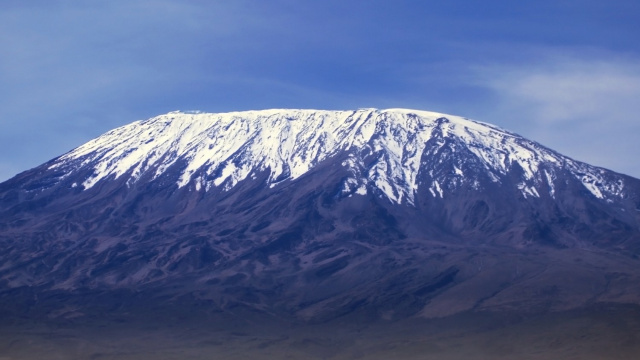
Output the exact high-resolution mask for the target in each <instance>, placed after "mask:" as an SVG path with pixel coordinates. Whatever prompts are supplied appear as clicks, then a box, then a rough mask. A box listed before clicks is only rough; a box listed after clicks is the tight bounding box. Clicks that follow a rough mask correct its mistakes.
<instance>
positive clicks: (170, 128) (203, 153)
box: [49, 109, 624, 204]
mask: <svg viewBox="0 0 640 360" xmlns="http://www.w3.org/2000/svg"><path fill="white" fill-rule="evenodd" d="M435 138H437V139H436V140H437V141H438V144H439V146H444V145H445V140H451V141H454V142H455V143H456V144H458V145H457V146H464V147H465V148H466V149H467V150H469V151H470V152H471V153H472V154H473V155H475V157H476V158H477V159H478V160H479V161H480V163H481V164H483V166H484V168H485V170H486V172H487V174H488V176H489V177H490V178H491V179H492V180H493V181H494V182H499V181H500V176H501V175H505V174H507V173H508V172H509V171H511V170H512V169H513V168H514V167H515V166H519V167H520V168H521V169H522V171H523V174H522V179H521V183H520V184H519V185H518V188H519V189H520V191H521V192H522V194H523V196H524V197H539V196H540V194H539V191H538V189H540V187H541V186H542V187H543V188H545V189H546V192H547V193H548V194H550V195H551V196H552V197H553V196H554V194H555V191H556V190H555V188H556V187H555V184H554V181H555V180H554V179H555V174H554V171H557V170H555V169H558V170H559V169H565V170H568V171H570V172H571V173H572V174H573V175H574V176H575V177H576V178H577V179H579V180H580V182H582V184H583V185H584V187H585V189H587V190H588V191H589V192H590V193H591V194H592V195H593V196H595V197H597V198H599V199H608V198H611V197H616V196H620V194H622V190H623V188H624V181H623V179H622V178H621V177H619V178H615V177H614V178H612V177H611V176H605V174H606V173H607V171H606V170H604V169H600V168H597V167H594V166H590V165H587V164H584V163H581V162H579V161H575V160H572V159H570V158H568V157H565V156H563V155H560V154H558V153H556V152H555V151H553V150H550V149H548V148H546V147H544V146H542V145H540V144H538V143H536V142H534V141H530V140H527V139H525V138H523V137H521V136H519V135H518V134H515V133H512V132H509V131H507V130H504V129H501V128H499V127H497V126H494V125H490V124H487V123H483V122H479V121H474V120H470V119H467V118H464V117H460V116H454V115H447V114H442V113H437V112H429V111H423V110H410V109H386V110H378V109H359V110H355V111H328V110H302V109H271V110H259V111H243V112H229V113H221V114H213V113H203V112H180V111H175V112H171V113H168V114H164V115H160V116H156V117H153V118H151V119H148V120H143V121H136V122H133V123H131V124H128V125H125V126H122V127H119V128H116V129H114V130H111V131H109V132H107V133H105V134H103V135H101V136H99V137H98V138H96V139H94V140H91V141H89V142H88V143H86V144H84V145H82V146H80V147H78V148H76V149H74V150H72V151H70V152H68V153H66V154H64V155H63V156H61V157H59V158H57V159H55V161H54V162H53V163H52V164H51V165H50V166H49V168H50V169H60V170H62V171H63V172H67V173H69V172H71V171H72V170H73V169H78V168H83V167H89V168H90V169H91V172H90V175H89V176H87V177H86V178H85V179H84V181H83V182H82V183H81V184H75V186H82V188H83V189H85V190H86V189H90V188H92V187H93V186H95V185H96V184H97V183H98V182H100V181H101V180H104V179H107V178H120V177H122V176H125V177H126V178H127V184H128V185H131V184H133V183H135V182H136V181H138V180H139V179H140V178H141V176H142V175H151V176H152V178H153V179H156V178H158V177H160V176H161V175H163V174H164V173H165V172H166V171H167V170H168V169H169V168H171V167H172V166H176V165H179V166H181V168H180V174H179V177H178V178H177V179H175V182H176V184H177V186H178V187H185V186H190V187H192V188H193V189H194V190H195V191H209V190H211V189H212V188H221V189H222V190H229V189H231V188H233V187H234V186H235V185H236V184H238V183H239V182H240V181H243V180H245V179H247V178H249V177H251V178H255V177H256V174H257V173H259V172H264V171H266V172H268V173H269V176H268V179H267V184H268V186H270V187H274V186H277V185H278V184H279V183H281V182H283V181H286V180H294V179H297V178H299V177H300V176H302V175H304V174H305V173H307V172H308V171H309V170H310V169H312V168H313V167H314V166H316V165H317V164H319V163H320V162H322V161H324V160H327V159H330V158H332V157H334V156H336V155H337V154H340V153H343V152H347V153H349V159H348V161H344V162H342V166H345V167H347V168H348V169H350V171H351V174H352V177H351V178H349V179H347V180H346V181H345V184H344V186H345V190H344V191H345V192H350V193H352V194H358V195H362V194H366V193H367V188H377V189H378V190H380V191H381V192H382V193H383V194H384V195H385V196H386V197H387V198H388V199H389V200H390V201H392V202H396V203H408V204H412V203H413V202H414V197H415V193H416V191H417V189H418V187H419V186H421V185H420V184H419V183H418V180H417V179H418V173H419V171H420V169H421V168H422V167H424V165H425V164H423V163H422V158H423V152H424V151H425V146H426V144H427V142H428V141H429V140H430V139H435ZM363 153H366V154H378V155H377V157H376V160H375V162H374V163H372V164H367V165H366V166H365V164H364V163H363V155H362V154H363ZM543 164H545V168H544V170H542V165H543ZM363 168H365V170H366V171H362V169H363ZM452 176H457V177H459V178H461V179H464V178H465V174H464V172H463V170H462V169H461V168H460V166H457V165H455V164H454V171H453V174H452ZM446 181H449V180H447V179H445V178H434V179H433V182H432V183H431V184H428V186H429V191H430V192H431V194H432V195H433V196H434V197H436V196H437V197H444V196H445V193H444V191H443V184H444V183H445V182H446Z"/></svg>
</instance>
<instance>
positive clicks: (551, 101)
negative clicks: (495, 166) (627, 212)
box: [474, 52, 640, 176]
mask: <svg viewBox="0 0 640 360" xmlns="http://www.w3.org/2000/svg"><path fill="white" fill-rule="evenodd" d="M474 71H475V73H476V78H475V79H476V82H477V83H476V84H477V85H478V86H481V87H485V88H486V89H488V90H489V91H491V92H492V93H493V94H494V96H495V103H494V104H493V107H492V108H491V109H487V110H486V112H487V115H486V116H488V117H491V118H492V119H495V121H497V122H500V123H501V125H503V126H508V127H509V128H511V129H512V130H515V131H518V132H521V133H523V134H525V135H527V136H529V137H531V138H534V139H536V140H538V141H540V142H542V143H543V144H545V145H548V146H550V147H553V148H555V149H557V150H559V151H561V152H564V153H566V154H568V155H570V156H574V157H576V158H577V159H579V160H583V161H587V162H591V163H594V164H596V165H604V164H606V165H607V166H608V167H612V168H613V169H614V170H617V171H621V172H625V173H628V174H631V175H634V176H640V163H638V161H637V160H636V156H637V154H640V142H638V141H637V140H636V139H637V134H640V118H639V114H640V102H639V101H638V99H640V62H638V61H637V60H634V59H628V58H624V57H620V56H613V55H611V54H605V55H602V54H600V55H594V54H592V53H589V52H584V53H582V54H580V56H578V55H576V54H573V55H557V54H552V55H548V56H541V57H540V58H539V59H538V60H537V61H529V62H523V63H520V64H516V65H501V66H499V67H498V66H494V67H477V68H475V69H474Z"/></svg>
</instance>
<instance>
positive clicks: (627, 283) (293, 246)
mask: <svg viewBox="0 0 640 360" xmlns="http://www.w3.org/2000/svg"><path fill="white" fill-rule="evenodd" d="M0 219H2V220H0V245H1V246H2V248H3V249H4V251H3V254H2V255H1V257H2V262H1V264H2V265H0V279H1V281H2V288H1V290H2V293H3V294H5V295H4V296H5V297H4V298H6V299H13V300H11V301H10V302H12V303H16V301H15V299H18V298H20V299H26V298H32V297H34V296H36V294H38V296H39V297H38V298H40V299H42V298H43V297H44V298H47V296H50V297H51V298H52V299H58V298H60V297H62V298H65V299H66V300H65V301H66V302H67V303H70V304H74V306H78V307H82V306H86V303H87V301H86V299H87V296H88V297H89V298H91V299H93V300H92V301H91V302H89V303H91V304H100V303H101V302H103V301H104V302H107V303H110V302H111V301H113V299H112V297H110V296H107V295H106V294H112V293H113V291H125V292H126V293H127V294H129V295H127V296H124V298H126V299H129V300H128V301H131V302H132V303H135V302H136V301H139V299H141V298H144V299H147V300H148V301H152V302H157V303H158V304H175V303H188V304H190V306H196V305H194V304H206V307H205V308H207V309H210V310H211V309H219V310H220V311H223V310H224V311H239V310H237V309H240V308H241V309H249V310H247V311H259V312H264V313H268V314H279V315H282V316H289V317H294V318H297V319H307V320H308V319H332V318H336V317H340V316H345V315H346V314H351V313H354V312H355V313H359V312H362V313H364V314H367V316H368V317H370V318H372V319H377V318H395V317H407V316H414V315H421V316H428V317H432V316H445V315H451V314H455V313H458V312H462V311H471V310H481V309H493V310H496V309H512V310H514V311H525V312H526V311H548V310H561V309H572V308H579V307H582V306H586V305H588V304H593V303H599V302H621V303H636V304H637V303H639V302H640V289H637V286H635V285H634V284H636V283H637V281H638V280H640V272H639V271H638V270H637V269H638V268H639V267H638V255H639V254H640V181H639V180H638V179H634V178H631V177H628V176H625V175H621V174H617V173H614V172H611V171H608V170H605V169H601V168H597V167H593V166H590V165H587V164H584V163H581V162H578V161H574V160H572V159H570V158H567V157H565V156H562V155H560V154H558V153H556V152H554V151H552V150H550V149H547V148H545V147H544V146H541V145H540V144H537V143H535V142H532V141H529V140H526V139H524V138H522V137H520V136H518V135H516V134H513V133H510V132H508V131H505V130H502V129H499V128H497V127H495V126H492V125H488V124H484V123H479V122H475V121H471V120H467V119H464V118H460V117H456V116H450V115H444V114H437V113H431V112H425V111H415V110H402V109H391V110H373V109H364V110H358V111H315V110H267V111H253V112H239V113H228V114H204V113H170V114H166V115H162V116H158V117H155V118H152V119H149V120H146V121H139V122H135V123H132V124H130V125H127V126H124V127H121V128H118V129H115V130H113V131H110V132H108V133H106V134H104V135H102V136H101V137H98V138H97V139H95V140H92V141H90V142H88V143H87V144H85V145H82V146H80V147H79V148H77V149H74V150H72V151H71V152H69V153H67V154H65V155H63V156H61V157H58V158H56V159H53V160H51V161H50V162H48V163H46V164H43V165H42V166H40V167H38V168H35V169H32V170H29V171H27V172H24V173H22V174H19V175H18V176H16V177H14V178H13V179H11V180H9V181H7V182H5V183H2V184H0ZM47 294H48V295H47ZM87 294H90V295H87ZM97 299H101V300H97ZM105 299H106V300H105ZM109 299H111V300H109ZM136 299H138V300H136ZM51 301H52V302H51V304H54V305H51V304H49V303H47V302H46V301H45V303H47V304H49V305H47V306H53V307H55V301H54V300H51ZM81 304H85V305H81ZM5 305H6V306H8V305H7V304H5ZM12 306H15V305H12ZM105 306H106V305H105ZM230 309H236V310H230ZM16 311H18V312H20V311H23V312H27V313H29V312H33V311H34V310H33V309H32V308H29V307H27V308H20V309H17V310H16ZM211 311H213V310H211ZM243 311H244V310H243Z"/></svg>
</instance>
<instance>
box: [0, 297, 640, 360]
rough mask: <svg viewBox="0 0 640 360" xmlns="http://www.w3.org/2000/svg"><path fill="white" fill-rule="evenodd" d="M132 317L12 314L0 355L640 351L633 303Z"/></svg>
mask: <svg viewBox="0 0 640 360" xmlns="http://www.w3.org/2000/svg"><path fill="white" fill-rule="evenodd" d="M174 315H175V316H174ZM135 318H136V317H135V316H132V317H130V318H127V317H121V318H111V319H101V320H97V318H96V319H93V320H88V319H83V318H82V317H78V318H76V319H68V320H65V321H60V320H56V321H55V322H42V321H39V322H34V321H28V320H25V319H14V320H12V321H10V323H6V324H4V325H3V326H2V328H1V329H0V360H9V359H11V360H18V359H20V360H26V359H127V360H133V359H136V360H137V359H158V360H164V359H438V360H443V359H445V360H446V359H608V360H609V359H630V360H631V359H634V360H635V359H638V358H640V308H637V307H631V306H620V305H616V306H613V305H610V306H604V305H602V306H597V307H592V308H591V309H588V310H581V311H571V312H562V313H553V314H546V315H540V316H534V315H530V316H515V315H509V316H508V315H504V314H500V315H497V314H487V313H484V314H482V313H474V314H470V313H467V314H463V315H458V316H453V317H449V318H444V319H410V320H402V321H398V322H385V321H380V322H376V323H374V324H368V325H364V324H362V323H360V322H359V321H358V319H355V318H343V319H341V320H336V321H333V322H331V323H324V324H314V325H309V324H306V325H291V324H287V323H282V322H276V321H273V320H268V319H265V318H260V319H258V318H254V319H253V320H251V321H247V320H239V319H237V318H234V317H233V316H231V315H229V316H222V315H220V316H217V317H211V318H207V319H204V318H202V319H198V318H193V319H187V318H184V317H182V315H180V314H173V315H172V314H158V316H157V317H156V318H153V317H145V319H144V320H140V319H135Z"/></svg>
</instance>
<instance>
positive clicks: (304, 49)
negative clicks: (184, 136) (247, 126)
mask: <svg viewBox="0 0 640 360" xmlns="http://www.w3.org/2000/svg"><path fill="white" fill-rule="evenodd" d="M639 35H640V2H638V1H599V0H598V1H593V0H592V1H589V0H584V1H577V0H574V1H563V0H555V1H547V0H539V1H535V2H533V1H530V2H514V1H488V2H487V1H484V2H481V1H449V2H445V1H438V2H432V1H424V0H422V1H413V0H394V1H386V0H385V1H375V0H368V1H360V0H353V1H349V0H342V1H334V0H324V1H303V0H297V1H293V0H270V1H252V0H234V1H204V0H202V1H188V0H180V1H178V0H156V1H151V0H128V1H118V0H111V1H82V2H81V1H56V0H47V1H36V0H32V1H28V2H27V1H16V0H3V1H2V2H0V49H1V50H0V84H1V85H0V181H2V180H6V179H8V178H10V177H11V176H13V175H15V174H17V173H19V172H21V171H24V170H27V169H29V168H32V167H35V166H37V165H39V164H41V163H43V162H45V161H47V160H49V159H51V158H53V157H56V156H58V155H61V154H63V153H65V152H67V151H69V150H71V149H72V148H74V147H76V146H79V145H81V144H82V143H84V142H86V141H88V140H90V139H92V138H94V137H96V136H98V135H100V134H102V133H104V132H106V131H107V130H109V129H112V128H114V127H117V126H121V125H124V124H127V123H130V122H132V121H135V120H139V119H145V118H149V117H152V116H155V115H159V114H162V113H166V112H169V111H173V110H203V111H208V112H225V111H234V110H249V109H265V108H318V109H356V108H362V107H376V108H390V107H403V108H414V109H424V110H431V111H439V112H444V113H450V114H456V115H462V116H466V117H469V118H473V119H477V120H481V121H485V122H489V123H493V124H496V125H499V126H501V127H504V128H506V129H508V130H512V131H515V132H517V133H520V134H522V135H524V136H526V137H528V138H530V139H532V140H536V141H538V142H540V143H542V144H543V145H546V146H548V147H551V148H552V149H555V150H558V151H559V152H561V153H564V154H566V155H569V156H571V157H573V158H575V159H578V160H582V161H586V162H589V163H592V164H594V165H599V166H603V167H606V168H609V169H612V170H615V171H618V172H622V173H626V174H629V175H632V176H635V177H640V161H638V155H640V141H638V137H639V136H638V134H640V119H639V118H638V114H640V100H639V99H640V42H639V41H638V36H639Z"/></svg>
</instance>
